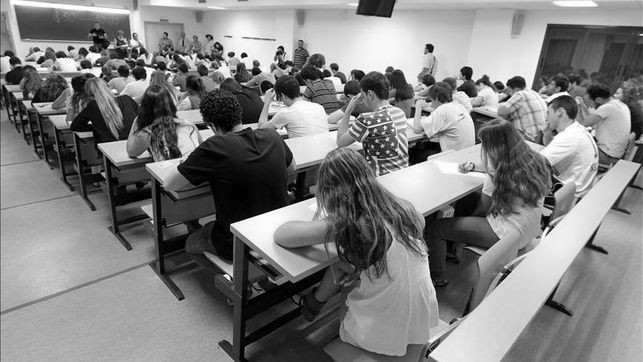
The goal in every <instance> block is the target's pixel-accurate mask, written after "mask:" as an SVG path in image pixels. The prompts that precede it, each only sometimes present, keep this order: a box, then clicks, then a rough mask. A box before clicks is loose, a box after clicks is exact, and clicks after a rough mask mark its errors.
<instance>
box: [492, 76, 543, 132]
mask: <svg viewBox="0 0 643 362" xmlns="http://www.w3.org/2000/svg"><path fill="white" fill-rule="evenodd" d="M507 94H508V95H509V96H510V97H511V98H509V99H508V100H507V101H506V102H504V103H502V104H500V106H499V107H498V116H499V117H503V118H505V119H507V120H508V121H510V122H511V123H513V125H514V127H516V129H517V130H518V131H520V132H522V134H523V135H524V136H525V137H526V138H527V140H529V141H534V142H538V143H539V142H540V139H541V138H542V131H543V130H544V129H545V119H546V118H547V104H546V103H545V101H544V100H543V99H542V98H541V97H540V95H539V94H538V93H536V91H533V90H531V89H528V88H527V83H525V78H523V77H520V76H515V77H513V78H511V79H509V80H508V81H507Z"/></svg>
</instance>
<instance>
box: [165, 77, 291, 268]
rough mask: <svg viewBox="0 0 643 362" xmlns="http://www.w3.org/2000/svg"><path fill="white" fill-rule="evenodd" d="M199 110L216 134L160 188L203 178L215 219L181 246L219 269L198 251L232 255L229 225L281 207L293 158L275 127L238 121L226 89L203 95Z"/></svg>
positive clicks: (238, 113)
mask: <svg viewBox="0 0 643 362" xmlns="http://www.w3.org/2000/svg"><path fill="white" fill-rule="evenodd" d="M201 114H202V115H203V121H205V123H207V124H208V125H209V126H210V127H211V128H212V129H213V130H214V131H215V133H216V136H213V137H210V138H208V139H207V140H205V141H203V143H201V144H200V145H199V147H197V149H196V150H194V151H193V152H192V153H191V154H190V155H189V156H188V157H187V159H186V160H185V161H183V162H182V163H181V164H180V165H178V166H177V167H176V168H173V169H171V170H170V175H169V177H168V179H167V183H166V185H165V188H166V189H168V190H182V189H186V188H190V187H193V186H196V185H200V184H203V183H205V182H209V184H210V187H211V188H212V197H213V198H214V204H215V205H216V209H217V215H216V216H217V217H216V220H215V221H212V222H210V223H208V224H206V225H205V226H204V227H203V228H202V229H200V230H198V231H196V232H195V233H193V234H192V235H190V236H189V237H188V240H187V241H186V245H185V250H186V252H187V253H188V254H189V255H190V256H191V257H192V258H193V259H194V260H195V261H196V262H197V263H198V264H200V265H201V266H204V267H206V268H208V269H210V270H212V271H215V272H217V273H220V271H219V270H218V269H217V268H216V267H215V266H214V265H213V264H212V263H211V262H210V261H209V259H207V258H206V257H205V255H204V254H203V252H204V251H208V252H210V253H213V254H215V255H218V256H219V257H221V258H222V259H226V260H232V246H233V236H232V232H230V224H231V223H233V222H236V221H239V220H243V219H247V218H249V217H253V216H255V215H259V214H262V213H265V212H268V211H271V210H274V209H277V208H280V207H283V206H286V204H287V190H286V186H287V178H288V167H290V168H291V169H292V168H293V167H294V160H293V156H292V153H291V152H290V149H289V148H288V146H286V143H285V142H284V140H283V138H281V136H280V135H279V134H278V133H277V132H275V131H274V130H272V129H257V130H254V131H253V130H252V129H251V128H249V127H244V126H243V125H242V124H241V105H240V104H239V102H238V101H237V99H236V98H235V96H234V95H232V94H230V92H228V91H225V90H221V89H216V90H214V91H212V92H210V93H208V94H206V95H205V97H204V98H203V100H202V102H201ZM267 171H269V172H267Z"/></svg>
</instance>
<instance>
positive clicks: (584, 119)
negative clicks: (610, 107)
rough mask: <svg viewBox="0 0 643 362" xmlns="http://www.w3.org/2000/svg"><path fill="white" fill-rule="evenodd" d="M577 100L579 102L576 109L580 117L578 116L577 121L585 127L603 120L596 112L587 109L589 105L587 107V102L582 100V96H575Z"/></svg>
mask: <svg viewBox="0 0 643 362" xmlns="http://www.w3.org/2000/svg"><path fill="white" fill-rule="evenodd" d="M579 99H580V100H579ZM577 102H578V103H580V104H579V106H578V110H579V113H580V117H578V123H580V124H582V125H583V126H585V127H591V126H594V125H595V124H596V123H598V122H600V121H602V120H603V117H601V116H600V115H598V114H596V113H592V112H591V111H590V110H589V107H587V104H586V103H585V101H583V100H582V98H577Z"/></svg>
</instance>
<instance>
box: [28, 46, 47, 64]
mask: <svg viewBox="0 0 643 362" xmlns="http://www.w3.org/2000/svg"><path fill="white" fill-rule="evenodd" d="M44 55H45V52H43V51H42V50H40V48H38V47H33V48H29V54H27V56H26V57H25V62H35V61H37V60H38V59H40V57H42V56H44Z"/></svg>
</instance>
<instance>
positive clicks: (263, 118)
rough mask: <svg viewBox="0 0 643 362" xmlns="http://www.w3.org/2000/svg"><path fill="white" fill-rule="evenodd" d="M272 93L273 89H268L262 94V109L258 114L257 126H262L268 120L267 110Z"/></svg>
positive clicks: (273, 92) (273, 93)
mask: <svg viewBox="0 0 643 362" xmlns="http://www.w3.org/2000/svg"><path fill="white" fill-rule="evenodd" d="M274 95H275V90H274V89H268V90H267V91H266V94H264V95H263V109H262V110H261V115H260V116H259V128H263V126H264V124H265V123H266V122H268V111H269V110H270V103H272V97H273V96H274Z"/></svg>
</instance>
